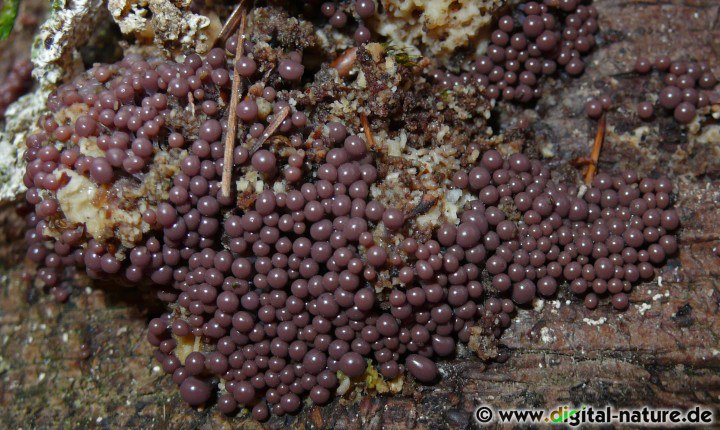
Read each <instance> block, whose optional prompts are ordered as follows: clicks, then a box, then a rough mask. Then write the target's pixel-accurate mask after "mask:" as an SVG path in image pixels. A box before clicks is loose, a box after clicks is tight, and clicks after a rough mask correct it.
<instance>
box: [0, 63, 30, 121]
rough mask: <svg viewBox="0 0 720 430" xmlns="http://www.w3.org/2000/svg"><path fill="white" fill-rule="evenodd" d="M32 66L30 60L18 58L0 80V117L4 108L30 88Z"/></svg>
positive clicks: (3, 113)
mask: <svg viewBox="0 0 720 430" xmlns="http://www.w3.org/2000/svg"><path fill="white" fill-rule="evenodd" d="M32 68H33V67H32V63H31V62H30V60H27V59H23V60H18V61H16V62H15V63H14V64H13V66H12V68H11V69H10V72H9V73H8V74H7V76H6V77H5V79H3V81H2V82H0V118H2V117H4V116H5V109H7V107H8V106H10V104H11V103H12V102H14V101H15V100H17V99H18V98H20V96H22V95H23V94H25V92H26V91H27V90H28V89H29V88H30V85H31V83H32V81H31V74H32Z"/></svg>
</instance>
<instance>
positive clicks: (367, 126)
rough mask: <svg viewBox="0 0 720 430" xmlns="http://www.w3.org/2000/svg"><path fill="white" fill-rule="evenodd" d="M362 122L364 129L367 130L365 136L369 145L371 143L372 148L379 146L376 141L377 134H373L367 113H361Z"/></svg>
mask: <svg viewBox="0 0 720 430" xmlns="http://www.w3.org/2000/svg"><path fill="white" fill-rule="evenodd" d="M360 123H361V124H362V126H363V130H364V131H365V138H366V139H367V141H368V145H370V148H373V149H375V148H377V143H376V142H375V136H373V134H372V130H370V121H368V117H367V115H365V114H364V113H361V114H360Z"/></svg>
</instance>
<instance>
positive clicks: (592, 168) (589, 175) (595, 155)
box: [585, 114, 605, 184]
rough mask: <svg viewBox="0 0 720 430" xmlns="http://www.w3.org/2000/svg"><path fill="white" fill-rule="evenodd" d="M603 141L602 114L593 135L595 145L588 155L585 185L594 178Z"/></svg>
mask: <svg viewBox="0 0 720 430" xmlns="http://www.w3.org/2000/svg"><path fill="white" fill-rule="evenodd" d="M604 140H605V114H602V116H601V117H600V121H599V122H598V131H597V133H596V134H595V143H594V144H593V149H592V153H591V154H590V164H589V165H588V169H587V172H585V183H586V184H590V183H591V182H592V180H593V178H594V177H595V172H596V171H597V164H598V160H599V159H600V149H601V148H602V144H603V141H604Z"/></svg>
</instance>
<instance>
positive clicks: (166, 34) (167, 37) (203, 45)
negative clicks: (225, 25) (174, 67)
mask: <svg viewBox="0 0 720 430" xmlns="http://www.w3.org/2000/svg"><path fill="white" fill-rule="evenodd" d="M107 7H108V10H109V11H110V15H111V16H112V18H113V20H114V21H115V22H116V23H117V24H118V26H119V27H120V31H122V32H123V34H132V35H134V36H136V37H137V38H138V40H140V41H141V42H151V41H154V43H155V44H156V45H157V46H159V47H161V48H165V49H169V50H170V51H172V52H176V53H182V52H185V51H196V52H200V53H204V52H207V51H208V50H210V48H212V46H213V44H214V43H215V40H216V39H217V36H218V35H219V33H220V27H221V24H220V20H219V18H218V17H217V15H215V14H214V13H211V14H210V15H209V16H204V15H200V14H196V13H193V12H191V11H190V2H189V1H187V0H180V1H171V0H110V1H109V2H108V5H107Z"/></svg>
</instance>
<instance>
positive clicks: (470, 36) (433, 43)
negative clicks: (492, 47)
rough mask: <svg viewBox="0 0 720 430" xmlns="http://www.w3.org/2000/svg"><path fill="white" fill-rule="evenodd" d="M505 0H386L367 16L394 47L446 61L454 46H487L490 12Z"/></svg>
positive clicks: (456, 48)
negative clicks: (380, 9) (373, 14)
mask: <svg viewBox="0 0 720 430" xmlns="http://www.w3.org/2000/svg"><path fill="white" fill-rule="evenodd" d="M505 3H506V2H505V0H458V1H454V0H387V1H384V2H383V7H384V13H382V14H379V15H377V16H376V17H375V18H374V19H372V20H370V25H371V27H372V28H373V30H375V31H377V32H378V33H380V34H382V35H383V36H386V37H387V38H388V40H389V41H390V42H391V43H392V44H393V45H394V46H396V47H400V48H404V49H406V50H407V51H408V52H409V53H411V54H416V55H424V56H426V57H429V58H432V59H435V60H438V61H439V62H441V63H443V64H444V63H447V61H448V60H449V59H450V57H451V56H452V55H453V53H454V52H455V51H456V50H458V49H463V48H464V49H468V50H469V51H470V52H476V51H478V50H482V49H484V48H485V46H487V41H488V39H489V31H488V30H489V27H490V23H491V22H492V16H493V12H495V11H496V10H497V9H499V8H500V7H502V6H503V5H504V4H505Z"/></svg>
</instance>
